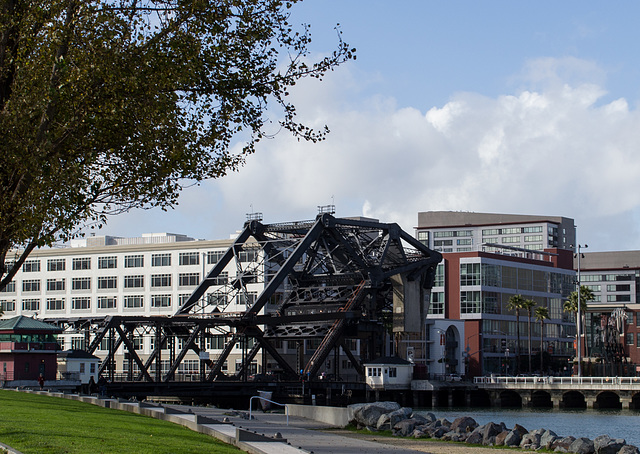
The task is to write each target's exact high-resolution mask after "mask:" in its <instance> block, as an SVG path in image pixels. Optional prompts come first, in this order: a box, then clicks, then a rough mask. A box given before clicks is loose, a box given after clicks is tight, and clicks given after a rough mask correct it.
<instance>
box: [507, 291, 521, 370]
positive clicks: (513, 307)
mask: <svg viewBox="0 0 640 454" xmlns="http://www.w3.org/2000/svg"><path fill="white" fill-rule="evenodd" d="M524 301H525V299H524V298H523V297H522V295H513V296H512V297H511V298H509V302H508V303H507V309H508V310H510V311H515V313H516V338H517V343H516V371H517V370H518V369H519V368H520V309H522V308H523V304H524Z"/></svg>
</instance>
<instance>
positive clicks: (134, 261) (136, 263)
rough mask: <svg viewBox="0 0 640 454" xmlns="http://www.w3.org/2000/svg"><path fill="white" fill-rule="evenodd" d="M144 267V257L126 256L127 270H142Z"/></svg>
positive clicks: (125, 265) (125, 264)
mask: <svg viewBox="0 0 640 454" xmlns="http://www.w3.org/2000/svg"><path fill="white" fill-rule="evenodd" d="M143 266H144V256H142V255H125V257H124V267H125V268H141V267H143Z"/></svg>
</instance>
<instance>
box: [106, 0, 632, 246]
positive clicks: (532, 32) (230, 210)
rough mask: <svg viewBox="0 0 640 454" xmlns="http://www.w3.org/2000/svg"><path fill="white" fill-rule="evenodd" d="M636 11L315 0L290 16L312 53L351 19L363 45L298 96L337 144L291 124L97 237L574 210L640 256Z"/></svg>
mask: <svg viewBox="0 0 640 454" xmlns="http://www.w3.org/2000/svg"><path fill="white" fill-rule="evenodd" d="M639 18H640V3H637V2H630V1H620V2H610V3H606V4H605V3H602V2H593V1H581V2H578V1H563V2H557V1H554V2H551V1H536V2H513V1H493V2H478V1H448V2H444V1H428V0H423V1H417V0H414V1H397V2H389V1H371V0H367V1H364V0H361V1H355V0H354V1H348V0H341V1H338V0H304V1H303V2H302V3H301V4H298V5H296V6H294V8H293V14H292V22H293V23H294V24H296V23H301V22H307V23H310V24H311V26H312V39H313V42H312V44H311V50H312V51H313V53H314V54H315V55H316V56H321V55H325V54H326V53H327V52H330V51H331V50H332V49H333V47H334V46H335V42H336V33H335V31H334V27H335V25H336V24H337V23H339V24H340V27H341V30H342V32H343V38H344V40H345V41H347V42H348V43H349V44H351V45H352V46H354V47H356V48H357V60H356V61H355V62H350V63H348V64H345V65H343V66H342V67H341V68H339V69H338V70H336V71H334V72H332V73H330V74H329V75H328V76H327V77H326V78H325V79H324V80H323V81H322V82H318V81H315V80H313V81H312V80H309V81H305V82H303V83H301V84H299V85H298V86H296V88H295V90H294V91H293V92H292V97H293V100H294V102H295V103H296V104H297V106H298V112H299V115H300V119H301V120H304V121H306V122H307V123H309V124H310V125H315V126H322V125H324V124H327V125H328V126H329V128H330V129H331V131H332V132H331V134H330V136H329V138H328V139H327V140H326V141H324V142H322V143H320V144H306V143H299V142H297V141H295V140H293V139H291V138H290V137H289V136H287V135H286V134H284V133H283V134H279V135H277V136H276V137H275V138H274V139H271V140H267V141H264V142H262V143H261V144H260V145H259V146H258V149H257V153H256V154H255V155H253V156H251V157H249V159H248V160H247V163H246V165H245V166H244V167H243V168H242V169H241V170H240V171H239V172H237V173H233V174H231V175H228V176H226V177H224V178H222V179H220V180H215V181H210V182H205V183H203V184H202V185H200V186H198V187H194V188H190V189H188V190H186V191H184V193H183V194H182V196H181V198H180V204H179V206H178V207H176V209H175V210H172V211H169V212H162V211H160V210H157V211H156V210H153V211H137V212H132V213H129V214H126V215H120V216H118V217H114V218H112V219H110V221H109V223H108V226H107V227H106V228H105V229H103V231H102V232H100V233H103V234H110V235H118V236H139V235H140V234H142V233H148V232H167V231H168V232H175V233H184V234H187V235H191V236H193V237H197V238H206V239H219V238H227V237H228V236H229V235H230V234H232V233H233V232H234V231H236V230H238V229H240V228H241V227H242V225H243V223H244V221H245V219H246V213H249V212H251V211H257V212H262V213H263V214H264V221H265V222H269V223H270V222H283V221H291V220H304V219H312V218H313V217H314V216H315V214H316V212H317V206H318V205H327V204H331V203H334V204H335V205H336V210H337V211H336V215H337V216H357V215H364V216H371V217H376V218H379V219H380V220H381V221H383V222H397V223H399V224H400V225H401V226H402V227H403V228H404V229H405V230H407V231H409V232H413V227H415V225H416V223H417V213H418V212H419V211H428V210H460V211H477V212H499V213H523V214H537V215H553V216H566V217H570V218H574V219H575V222H576V225H577V226H578V237H579V241H580V243H581V244H584V243H587V244H589V246H590V250H594V251H596V250H628V249H640V232H639V230H640V229H639V228H638V225H639V222H640V190H639V189H640V187H639V186H640V185H639V184H638V175H640V153H638V148H639V147H640V115H639V113H638V101H639V100H640V58H639V57H638V55H639V54H640V52H638V50H637V49H636V48H637V47H638V46H639V45H640V27H639V26H638V21H639V20H640V19H639ZM271 115H273V116H277V113H272V114H271ZM238 146H239V145H238Z"/></svg>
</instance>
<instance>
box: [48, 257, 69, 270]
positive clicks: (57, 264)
mask: <svg viewBox="0 0 640 454" xmlns="http://www.w3.org/2000/svg"><path fill="white" fill-rule="evenodd" d="M64 269H65V261H64V259H49V260H47V271H64Z"/></svg>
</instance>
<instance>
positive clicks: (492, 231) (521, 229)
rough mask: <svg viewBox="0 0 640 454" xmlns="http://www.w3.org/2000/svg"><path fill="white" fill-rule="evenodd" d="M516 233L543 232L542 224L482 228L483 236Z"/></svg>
mask: <svg viewBox="0 0 640 454" xmlns="http://www.w3.org/2000/svg"><path fill="white" fill-rule="evenodd" d="M514 233H542V226H541V225H536V226H532V227H507V228H504V229H483V230H482V236H483V237H484V236H491V235H512V234H514ZM541 238H542V236H541Z"/></svg>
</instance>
